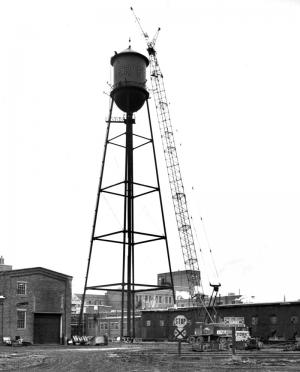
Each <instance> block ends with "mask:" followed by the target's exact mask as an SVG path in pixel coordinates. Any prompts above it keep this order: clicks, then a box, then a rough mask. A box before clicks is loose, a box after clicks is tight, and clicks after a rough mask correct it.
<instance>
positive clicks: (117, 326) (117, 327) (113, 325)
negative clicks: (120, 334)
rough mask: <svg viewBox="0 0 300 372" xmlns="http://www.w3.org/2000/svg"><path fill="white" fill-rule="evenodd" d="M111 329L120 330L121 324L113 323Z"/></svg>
mask: <svg viewBox="0 0 300 372" xmlns="http://www.w3.org/2000/svg"><path fill="white" fill-rule="evenodd" d="M110 329H119V322H111V323H110Z"/></svg>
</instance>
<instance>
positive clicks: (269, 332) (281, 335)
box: [141, 301, 300, 342]
mask: <svg viewBox="0 0 300 372" xmlns="http://www.w3.org/2000/svg"><path fill="white" fill-rule="evenodd" d="M208 310H211V309H208ZM216 310H217V316H216V321H217V322H222V321H223V320H224V318H243V320H244V323H245V325H246V326H247V327H248V328H249V331H250V334H251V335H252V336H253V337H257V338H259V339H260V340H261V341H263V342H272V341H273V342H277V341H289V340H298V341H299V340H300V322H299V319H300V301H296V302H272V303H251V304H231V305H220V306H217V307H216ZM204 315H205V312H204V310H203V309H202V310H199V308H181V309H169V310H155V309H153V310H144V311H142V318H141V327H142V329H141V334H142V338H143V339H144V340H169V341H174V340H176V333H174V332H175V328H176V322H175V319H176V318H177V317H178V316H180V317H182V318H183V319H186V326H185V331H186V333H185V338H186V339H187V338H188V337H189V336H192V335H193V334H194V331H195V327H196V323H197V322H199V321H201V320H202V321H203V318H204Z"/></svg>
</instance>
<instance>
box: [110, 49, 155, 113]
mask: <svg viewBox="0 0 300 372" xmlns="http://www.w3.org/2000/svg"><path fill="white" fill-rule="evenodd" d="M111 65H112V66H113V72H114V73H113V75H114V81H113V89H112V91H111V97H112V98H113V99H114V101H115V103H116V105H117V106H118V107H119V109H120V110H122V111H124V112H128V113H133V112H136V111H138V110H139V109H140V108H141V107H142V106H143V104H144V102H145V100H146V99H147V98H148V97H149V93H148V91H147V89H146V67H147V66H148V65H149V60H148V58H147V57H145V56H144V55H143V54H140V53H137V52H135V51H133V50H132V49H131V48H130V47H129V48H128V49H126V50H124V51H123V52H121V53H116V54H115V55H114V56H113V57H112V58H111Z"/></svg>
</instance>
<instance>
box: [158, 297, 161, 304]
mask: <svg viewBox="0 0 300 372" xmlns="http://www.w3.org/2000/svg"><path fill="white" fill-rule="evenodd" d="M158 303H159V304H161V296H158Z"/></svg>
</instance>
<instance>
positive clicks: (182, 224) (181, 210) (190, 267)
mask: <svg viewBox="0 0 300 372" xmlns="http://www.w3.org/2000/svg"><path fill="white" fill-rule="evenodd" d="M130 9H131V11H132V13H133V15H134V17H135V19H136V22H137V23H138V25H139V27H140V30H141V32H142V34H143V37H144V39H145V41H146V44H147V52H148V54H149V66H150V78H151V85H152V91H153V97H154V101H155V107H156V113H157V119H158V123H159V129H160V134H161V139H162V146H163V151H164V157H165V163H166V167H167V173H168V179H169V185H170V189H171V195H172V201H173V207H174V211H175V217H176V223H177V229H178V233H179V240H180V246H181V250H182V255H183V260H184V265H185V270H186V273H187V280H188V286H189V292H190V296H191V299H192V304H193V306H201V307H203V308H204V309H205V311H206V316H207V317H208V318H209V320H210V321H211V322H212V321H213V320H212V317H211V315H210V313H209V311H208V310H207V307H206V305H205V302H204V298H203V293H201V291H200V288H202V284H201V277H200V275H199V273H200V270H199V264H198V259H197V252H196V248H195V243H194V238H193V232H192V227H191V222H190V215H189V211H188V205H187V198H186V194H185V192H184V185H183V179H182V175H181V171H180V165H179V159H178V154H177V150H176V144H175V138H174V131H173V127H172V123H171V117H170V111H169V104H168V100H167V96H166V90H165V86H164V80H163V74H162V72H161V69H160V66H159V63H158V59H157V53H156V49H155V44H156V41H157V37H158V34H159V31H160V28H158V30H157V32H156V33H155V35H154V37H153V39H152V40H150V38H149V35H148V34H147V33H146V32H145V31H144V30H143V28H142V25H141V23H140V20H139V18H138V17H137V16H136V14H135V12H134V10H133V8H132V7H131V8H130Z"/></svg>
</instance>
